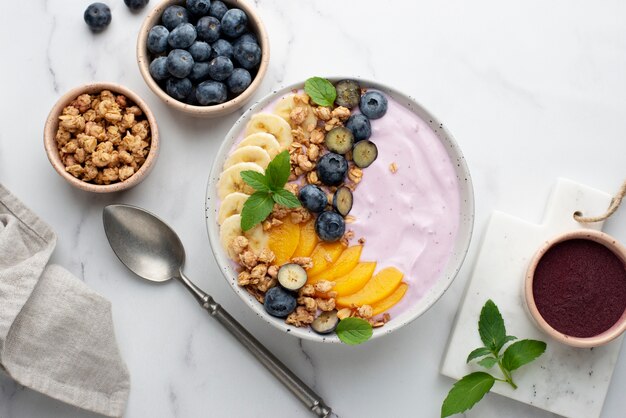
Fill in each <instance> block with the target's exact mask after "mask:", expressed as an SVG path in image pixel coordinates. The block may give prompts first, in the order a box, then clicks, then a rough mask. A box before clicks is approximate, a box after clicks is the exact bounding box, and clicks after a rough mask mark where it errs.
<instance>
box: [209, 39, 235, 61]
mask: <svg viewBox="0 0 626 418" xmlns="http://www.w3.org/2000/svg"><path fill="white" fill-rule="evenodd" d="M211 48H212V49H213V52H212V53H213V57H214V58H215V57H226V58H230V59H232V58H233V46H232V45H231V43H230V42H228V41H227V40H226V39H218V40H217V41H215V42H213V44H212V45H211Z"/></svg>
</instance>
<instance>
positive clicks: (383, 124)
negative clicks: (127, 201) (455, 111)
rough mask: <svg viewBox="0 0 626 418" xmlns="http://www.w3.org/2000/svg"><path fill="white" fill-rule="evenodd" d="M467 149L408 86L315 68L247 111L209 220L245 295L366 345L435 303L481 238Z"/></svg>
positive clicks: (279, 316) (219, 164)
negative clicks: (317, 72) (329, 74)
mask: <svg viewBox="0 0 626 418" xmlns="http://www.w3.org/2000/svg"><path fill="white" fill-rule="evenodd" d="M472 190H473V189H472V183H471V178H470V175H469V170H468V167H467V164H466V162H465V160H464V158H463V155H462V153H461V150H460V148H459V146H458V144H457V143H456V142H455V140H454V139H453V138H452V136H451V134H450V133H449V132H448V130H447V129H446V128H444V125H443V124H442V123H441V122H440V121H438V120H437V119H436V118H435V117H434V116H433V115H432V114H431V113H430V112H429V111H427V110H426V109H425V108H424V107H423V106H421V105H420V104H419V103H417V102H416V101H415V100H414V99H413V98H411V97H409V96H408V95H406V94H404V93H403V92H401V91H399V90H396V89H393V88H391V87H388V86H386V85H384V84H381V83H379V82H374V81H369V80H363V79H359V78H353V77H348V78H330V79H324V78H320V77H312V78H310V79H308V80H306V81H305V82H300V83H296V84H293V85H290V86H286V87H283V88H281V89H279V90H277V91H275V92H273V93H272V94H270V95H268V96H266V97H265V98H263V99H261V100H260V101H259V102H258V103H256V104H255V105H254V106H253V107H252V108H251V109H249V110H248V111H247V112H246V113H245V114H244V115H243V116H242V117H241V118H240V119H239V120H238V121H237V122H236V123H235V125H234V127H233V128H232V129H231V131H230V132H229V133H228V134H227V135H226V138H225V140H224V142H223V143H222V146H221V148H220V150H219V151H218V153H217V155H216V158H215V161H214V165H213V168H212V170H211V173H210V177H209V181H208V185H207V192H206V223H207V229H208V233H209V240H210V242H211V247H212V250H213V253H214V255H215V258H216V260H217V264H218V265H219V266H220V269H221V270H222V272H223V274H224V277H225V278H226V279H227V281H228V282H229V284H230V285H231V287H232V288H233V290H234V291H235V292H236V293H237V294H238V295H239V296H240V297H241V299H242V300H243V301H244V302H245V303H246V304H247V305H248V306H249V307H250V308H251V309H252V310H253V311H254V312H255V313H256V314H257V315H258V316H259V317H260V318H261V319H262V320H264V321H265V322H267V323H269V324H271V325H272V326H275V327H276V328H278V329H280V330H283V331H285V332H287V333H289V334H290V335H294V336H296V337H298V338H305V339H308V340H313V341H319V342H326V343H340V342H342V343H345V344H348V345H353V344H359V343H362V342H364V341H366V340H368V339H370V338H377V337H381V336H383V335H387V334H389V333H390V332H392V331H394V330H397V329H399V328H401V327H403V326H404V325H406V324H408V323H409V322H411V321H412V320H414V319H416V318H418V317H419V316H420V315H422V314H423V313H424V312H426V311H427V310H428V309H429V308H430V307H431V306H432V305H433V304H434V303H435V302H436V301H437V300H438V299H439V298H440V297H441V296H442V295H443V293H444V292H445V291H446V289H447V288H448V286H449V285H450V284H451V283H452V281H453V280H454V278H455V277H456V275H457V273H458V271H459V269H460V267H461V265H462V263H463V260H464V258H465V254H466V252H467V249H468V247H469V243H470V239H471V235H472V228H473V220H474V203H473V202H474V201H473V191H472Z"/></svg>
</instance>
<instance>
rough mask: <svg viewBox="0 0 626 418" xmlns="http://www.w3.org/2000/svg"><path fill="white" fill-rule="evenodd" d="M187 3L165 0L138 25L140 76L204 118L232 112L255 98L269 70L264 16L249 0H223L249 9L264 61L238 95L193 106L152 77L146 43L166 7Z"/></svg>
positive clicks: (180, 106)
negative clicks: (213, 102)
mask: <svg viewBox="0 0 626 418" xmlns="http://www.w3.org/2000/svg"><path fill="white" fill-rule="evenodd" d="M184 3H185V2H184V0H164V1H163V2H162V3H160V4H159V5H158V6H156V7H155V8H154V9H153V10H152V11H151V12H150V13H149V14H148V16H146V19H145V20H144V22H143V25H142V26H141V29H139V36H138V37H137V63H138V65H139V71H140V72H141V76H142V77H143V79H144V80H145V82H146V84H148V87H150V89H152V91H153V92H154V93H155V94H156V95H157V96H159V98H160V99H161V100H163V101H164V102H165V103H167V104H168V105H169V106H171V107H173V108H174V109H177V110H180V111H182V112H184V113H187V114H189V115H191V116H196V117H203V118H217V117H220V116H224V115H227V114H229V113H232V112H234V111H235V110H237V109H240V108H241V107H242V106H243V105H245V104H246V103H247V102H248V101H249V100H250V99H251V98H252V95H253V94H254V92H255V91H256V90H257V89H258V88H259V86H260V85H261V81H262V80H263V77H265V73H266V72H267V66H268V63H269V60H270V42H269V38H268V36H267V32H266V30H265V26H264V25H263V22H262V21H261V18H260V17H259V15H258V14H257V12H256V11H255V10H254V8H252V7H251V6H250V5H248V4H247V3H245V2H243V1H241V0H224V3H225V4H226V5H227V6H228V8H233V7H236V8H239V9H241V10H243V11H244V12H246V14H247V15H248V26H249V27H250V29H251V30H252V32H254V34H255V35H256V36H257V39H258V40H259V46H260V47H261V63H260V65H259V69H258V70H257V73H256V75H255V76H254V78H253V79H252V83H251V84H250V85H249V86H248V88H247V89H246V90H245V91H244V92H243V93H241V94H240V95H239V96H237V97H235V98H233V99H231V100H228V101H226V102H224V103H221V104H216V105H209V106H193V105H190V104H187V103H183V102H181V101H178V100H176V99H174V98H173V97H171V96H170V95H168V94H167V93H166V92H165V91H164V90H163V89H162V88H161V86H159V84H158V83H157V82H156V81H155V80H154V79H153V78H152V76H151V75H150V69H149V67H150V57H151V54H150V52H149V51H148V47H147V40H148V32H150V29H152V27H153V26H155V25H158V24H159V23H160V20H161V15H162V14H163V11H164V10H165V9H167V8H168V7H169V6H172V5H184Z"/></svg>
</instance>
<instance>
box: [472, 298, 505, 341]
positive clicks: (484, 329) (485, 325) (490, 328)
mask: <svg viewBox="0 0 626 418" xmlns="http://www.w3.org/2000/svg"><path fill="white" fill-rule="evenodd" d="M478 333H479V334H480V339H481V340H482V341H483V344H485V346H486V347H488V348H489V349H491V351H494V352H496V353H497V352H499V351H500V349H501V348H502V346H503V345H504V341H505V336H506V329H505V328H504V320H503V319H502V315H500V311H499V310H498V307H497V306H496V304H495V303H493V301H492V300H491V299H489V300H488V301H487V303H485V306H483V309H482V310H481V311H480V319H479V320H478Z"/></svg>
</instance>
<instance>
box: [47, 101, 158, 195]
mask: <svg viewBox="0 0 626 418" xmlns="http://www.w3.org/2000/svg"><path fill="white" fill-rule="evenodd" d="M56 142H57V149H58V150H59V155H60V157H61V161H62V162H63V164H64V165H65V170H66V171H67V172H68V173H70V174H71V175H73V176H74V177H76V178H78V179H80V180H83V181H85V182H92V183H95V184H111V183H115V182H118V181H124V180H126V179H128V178H129V177H131V176H132V175H133V174H135V173H136V172H137V170H139V167H141V166H142V165H143V163H144V162H145V160H146V156H147V155H148V152H149V150H150V124H149V123H148V121H147V119H146V117H145V115H144V114H143V111H142V110H141V109H140V108H139V107H138V106H136V105H135V104H134V103H132V102H131V101H130V100H128V99H127V98H126V96H124V95H115V94H113V93H112V92H110V91H108V90H103V91H102V92H101V93H100V94H81V95H80V96H78V97H77V98H76V99H74V100H73V101H72V102H71V103H70V104H69V105H68V106H66V107H65V108H64V109H63V111H62V114H61V115H60V116H59V128H58V129H57V132H56Z"/></svg>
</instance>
